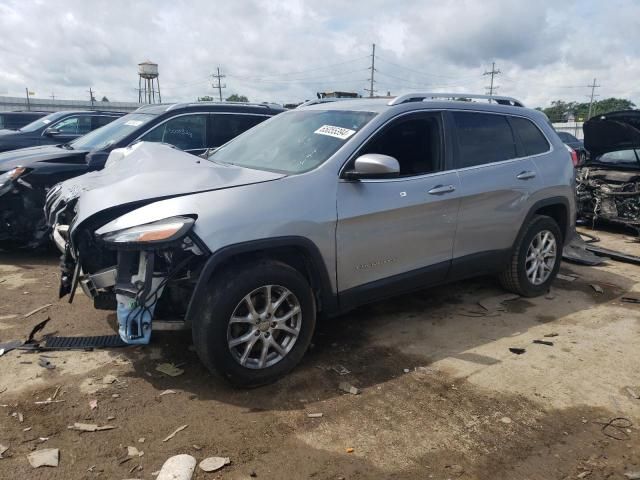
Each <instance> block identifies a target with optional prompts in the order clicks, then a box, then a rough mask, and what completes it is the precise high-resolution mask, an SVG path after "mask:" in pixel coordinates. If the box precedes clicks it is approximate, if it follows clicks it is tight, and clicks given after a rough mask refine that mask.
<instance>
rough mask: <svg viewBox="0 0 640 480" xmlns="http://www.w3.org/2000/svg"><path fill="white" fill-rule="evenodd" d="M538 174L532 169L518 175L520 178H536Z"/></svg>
mask: <svg viewBox="0 0 640 480" xmlns="http://www.w3.org/2000/svg"><path fill="white" fill-rule="evenodd" d="M535 176H536V172H532V171H531V170H525V171H524V172H520V173H519V174H518V175H516V178H517V179H518V180H529V179H530V178H534V177H535Z"/></svg>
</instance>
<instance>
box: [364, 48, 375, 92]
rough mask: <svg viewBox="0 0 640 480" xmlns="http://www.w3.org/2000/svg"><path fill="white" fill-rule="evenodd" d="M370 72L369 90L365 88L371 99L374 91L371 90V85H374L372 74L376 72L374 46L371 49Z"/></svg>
mask: <svg viewBox="0 0 640 480" xmlns="http://www.w3.org/2000/svg"><path fill="white" fill-rule="evenodd" d="M369 70H371V76H370V77H369V88H365V89H364V90H365V91H366V92H369V97H373V94H374V93H375V90H374V89H373V84H374V83H375V79H374V78H373V77H374V72H375V71H376V44H375V43H374V44H373V48H372V49H371V66H370V67H369Z"/></svg>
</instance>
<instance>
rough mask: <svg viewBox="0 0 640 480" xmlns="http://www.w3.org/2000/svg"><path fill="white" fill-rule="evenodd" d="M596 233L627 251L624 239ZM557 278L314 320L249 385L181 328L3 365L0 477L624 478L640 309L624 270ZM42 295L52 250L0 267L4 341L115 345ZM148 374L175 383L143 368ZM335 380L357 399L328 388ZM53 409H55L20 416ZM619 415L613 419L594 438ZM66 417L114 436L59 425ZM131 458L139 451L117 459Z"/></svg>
mask: <svg viewBox="0 0 640 480" xmlns="http://www.w3.org/2000/svg"><path fill="white" fill-rule="evenodd" d="M598 235H599V236H600V237H601V238H602V245H603V246H606V247H609V248H615V249H620V250H625V251H627V252H629V253H635V254H639V253H640V248H638V243H632V242H630V241H629V240H628V239H627V238H626V237H625V236H624V235H623V234H620V233H617V234H613V233H604V232H598ZM561 271H562V273H564V274H575V275H577V278H576V279H575V280H574V281H568V280H562V279H558V280H556V282H555V284H554V286H553V289H552V291H551V293H550V295H547V296H546V297H541V298H536V299H526V300H525V299H517V300H513V301H509V302H506V303H505V304H504V305H503V307H502V309H501V310H493V311H489V312H487V311H485V310H484V309H482V308H481V307H480V306H479V305H478V301H481V300H483V299H487V298H492V297H495V296H497V295H502V294H504V291H502V290H501V289H500V288H499V286H498V285H497V284H496V282H495V281H494V280H493V279H491V278H481V279H476V280H472V281H465V282H460V283H455V284H452V285H447V286H443V287H438V288H433V289H429V290H424V291H421V292H417V293H415V294H411V295H405V296H402V297H399V298H396V299H393V300H388V301H384V302H380V303H377V304H373V305H370V306H367V307H363V308H360V309H358V310H356V311H353V312H351V313H349V314H347V315H344V316H342V317H339V318H336V319H332V320H328V321H326V322H324V323H322V324H321V325H320V326H319V328H318V332H317V334H316V336H315V338H314V343H313V347H312V348H311V350H310V352H309V353H308V354H307V356H306V357H305V359H304V361H303V363H302V365H300V367H299V368H297V369H296V370H295V371H294V372H293V373H291V374H290V375H289V376H287V377H286V378H285V379H283V380H281V381H280V382H277V383H276V384H274V385H270V386H267V387H263V388H259V389H253V390H235V389H233V388H231V387H229V386H228V385H227V384H226V383H225V382H224V381H222V380H221V379H219V378H217V377H215V376H212V375H210V374H209V373H208V372H207V371H206V370H205V369H204V368H203V367H202V366H201V364H200V363H199V362H198V359H197V356H196V355H195V353H194V352H193V351H192V349H191V339H190V334H189V333H186V332H182V333H170V332H166V333H162V334H160V333H158V334H154V337H153V339H152V344H151V345H149V346H146V347H127V348H121V349H112V350H103V351H92V352H78V351H73V352H51V353H48V354H47V355H49V357H48V358H47V359H48V360H49V361H50V362H52V363H53V364H54V365H55V367H56V368H55V369H45V368H43V367H41V366H39V365H38V361H39V358H40V355H39V354H35V353H29V352H24V351H12V352H9V353H7V354H5V355H3V356H2V357H0V444H1V445H4V446H6V447H9V448H8V450H7V451H6V452H5V453H4V454H3V457H4V458H1V459H0V478H29V479H65V480H70V479H93V478H103V479H129V478H138V479H153V478H155V477H154V476H153V473H154V472H156V471H158V470H159V469H160V467H161V466H162V464H163V462H164V461H165V460H166V459H167V458H168V457H169V456H171V455H175V454H178V453H189V454H191V455H193V456H194V457H196V459H197V460H198V461H200V460H202V459H204V458H206V457H210V456H223V457H229V458H230V459H231V464H229V465H227V466H225V467H224V468H223V469H222V470H219V471H218V472H215V473H205V472H203V471H200V470H196V473H195V474H194V478H195V479H214V478H225V479H249V478H259V479H288V478H292V479H298V478H300V479H306V478H313V479H334V480H335V479H339V478H343V479H381V478H385V479H429V478H433V479H455V478H461V479H483V480H484V479H486V480H490V479H491V480H495V479H545V480H549V479H565V478H567V479H574V478H576V479H579V478H587V479H589V480H593V479H601V478H602V479H605V478H606V479H612V480H613V479H620V480H624V479H626V478H627V477H626V476H625V475H624V474H625V473H629V472H635V471H640V433H639V426H640V399H635V398H633V397H632V395H631V394H630V393H629V391H628V390H627V389H628V387H631V389H632V390H635V391H636V392H638V393H640V355H639V354H638V345H639V340H640V305H638V304H630V303H624V302H622V301H621V298H622V297H623V296H628V295H635V296H638V297H640V283H639V282H640V267H638V266H633V265H629V264H624V263H617V262H608V264H607V265H605V266H601V267H580V266H576V265H571V264H564V265H563V267H562V270H561ZM57 282H58V268H57V258H56V254H55V253H52V252H38V253H34V252H19V253H15V252H14V253H0V342H6V341H9V340H14V339H25V338H26V336H27V335H28V333H29V331H30V330H31V328H32V327H33V326H34V325H35V324H37V323H38V322H40V321H42V320H44V319H45V318H47V317H50V318H51V321H50V322H49V324H48V325H47V327H46V328H45V330H44V332H42V333H44V334H48V333H56V334H58V335H65V336H70V335H100V334H109V333H112V329H111V327H110V324H113V321H114V316H113V315H112V314H111V315H110V314H108V313H107V312H100V311H95V310H94V309H93V307H92V305H91V303H90V302H89V301H88V299H87V298H86V297H84V296H82V295H79V296H78V297H77V298H76V300H75V301H74V303H73V304H68V303H67V302H66V300H58V299H57ZM591 285H598V286H600V287H601V288H602V290H603V293H598V292H596V291H595V290H594V288H593V287H592V286H591ZM49 303H50V304H52V305H51V306H50V307H48V308H46V309H44V310H42V311H40V312H37V313H35V314H33V315H31V316H29V317H27V318H25V317H24V315H25V314H26V313H28V312H30V311H32V310H34V309H35V308H38V307H40V306H43V305H46V304H49ZM534 340H545V341H551V342H552V343H553V345H544V344H536V343H533V341H534ZM514 347H515V348H524V349H525V350H526V351H525V353H523V354H522V355H516V354H513V353H511V352H510V351H509V348H514ZM163 362H173V363H176V364H181V368H183V369H184V374H182V375H180V376H177V377H169V376H166V375H164V374H162V373H160V372H158V371H157V370H156V366H157V365H158V364H159V363H163ZM336 366H343V367H344V368H346V369H348V370H349V373H348V374H346V375H339V374H338V373H337V372H336V371H335V370H334V369H333V367H336ZM110 375H111V376H113V377H115V379H113V378H109V377H107V376H110ZM105 377H107V380H109V381H107V382H105V381H104V379H105ZM110 380H113V382H112V383H111V382H110ZM342 381H347V382H349V383H351V384H352V385H354V386H356V387H358V388H359V389H360V390H361V393H360V394H359V395H350V394H346V393H344V392H342V391H341V390H340V389H339V388H338V385H339V383H340V382H342ZM166 390H172V391H173V392H174V393H168V394H164V395H163V394H162V393H163V392H165V391H166ZM54 394H55V399H54V400H57V401H59V402H58V403H49V404H36V403H35V402H38V401H43V400H46V399H48V398H53V397H54ZM95 400H97V408H94V409H92V408H91V406H90V402H92V401H95ZM309 413H322V414H323V415H322V417H320V418H309V417H308V416H307V415H308V414H309ZM616 417H623V418H625V419H626V420H627V421H628V423H625V424H624V426H623V427H622V428H615V427H612V426H609V427H606V426H605V425H606V423H607V422H608V421H610V420H611V419H613V418H616ZM20 419H22V421H21V420H20ZM75 422H83V423H95V424H98V425H112V426H114V427H115V428H114V429H112V430H105V431H98V432H85V433H82V432H78V431H74V430H70V429H68V428H67V427H68V426H70V425H73V424H74V423H75ZM182 425H188V426H187V427H186V428H185V429H184V430H182V431H180V432H179V433H177V434H176V435H175V437H173V438H172V439H170V440H168V441H166V442H164V441H163V439H164V438H165V437H166V436H167V435H168V434H170V433H171V432H172V431H174V430H175V429H176V428H178V427H180V426H182ZM42 439H46V440H42ZM142 440H143V441H142ZM128 446H135V447H136V448H138V450H140V451H143V452H144V454H143V455H142V456H139V457H135V458H131V457H128V456H127V447H128ZM43 448H58V449H60V463H59V466H58V467H41V468H39V469H32V468H31V467H30V465H29V463H28V461H27V458H26V457H27V454H29V453H30V452H32V451H34V450H37V449H43ZM351 449H353V450H351Z"/></svg>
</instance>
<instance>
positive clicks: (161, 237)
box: [100, 217, 195, 248]
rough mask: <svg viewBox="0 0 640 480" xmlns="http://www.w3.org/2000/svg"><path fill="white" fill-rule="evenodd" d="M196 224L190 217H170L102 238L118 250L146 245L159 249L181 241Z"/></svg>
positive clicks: (108, 234) (105, 235) (106, 234)
mask: <svg viewBox="0 0 640 480" xmlns="http://www.w3.org/2000/svg"><path fill="white" fill-rule="evenodd" d="M194 223H195V220H194V219H193V218H190V217H170V218H165V219H164V220H159V221H157V222H152V223H146V224H144V225H137V226H135V227H130V228H125V229H123V230H118V231H115V232H109V233H105V234H104V235H102V236H101V237H100V238H101V240H102V241H104V242H105V243H107V244H111V245H112V246H117V247H118V248H126V247H127V246H131V247H137V248H140V247H141V246H145V245H149V246H154V247H157V246H161V245H163V244H170V243H173V242H175V241H178V240H180V239H181V238H183V237H184V236H185V235H186V234H187V233H188V232H189V230H191V228H193V224H194Z"/></svg>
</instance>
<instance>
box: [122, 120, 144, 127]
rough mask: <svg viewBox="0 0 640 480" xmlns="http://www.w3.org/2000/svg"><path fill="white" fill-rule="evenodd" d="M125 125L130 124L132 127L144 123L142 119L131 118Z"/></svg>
mask: <svg viewBox="0 0 640 480" xmlns="http://www.w3.org/2000/svg"><path fill="white" fill-rule="evenodd" d="M125 125H129V126H130V127H139V126H140V125H142V122H141V121H140V120H129V121H128V122H125Z"/></svg>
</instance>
